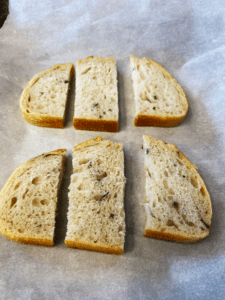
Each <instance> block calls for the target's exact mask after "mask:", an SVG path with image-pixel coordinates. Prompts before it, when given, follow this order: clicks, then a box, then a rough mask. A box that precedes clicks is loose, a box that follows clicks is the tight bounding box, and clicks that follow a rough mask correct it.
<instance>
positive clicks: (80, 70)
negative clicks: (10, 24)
mask: <svg viewBox="0 0 225 300" xmlns="http://www.w3.org/2000/svg"><path fill="white" fill-rule="evenodd" d="M118 114H119V108H118V90H117V70H116V61H115V58H113V57H107V58H102V57H101V56H99V57H95V58H94V57H93V56H89V57H87V58H86V59H82V60H78V61H77V66H76V100H75V113H74V119H73V124H74V128H75V129H81V130H95V131H107V132H117V131H119V125H118Z"/></svg>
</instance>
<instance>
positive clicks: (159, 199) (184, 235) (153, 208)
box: [143, 135, 212, 243]
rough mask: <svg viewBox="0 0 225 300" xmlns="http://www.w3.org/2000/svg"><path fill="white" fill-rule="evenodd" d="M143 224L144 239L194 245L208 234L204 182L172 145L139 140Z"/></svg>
mask: <svg viewBox="0 0 225 300" xmlns="http://www.w3.org/2000/svg"><path fill="white" fill-rule="evenodd" d="M143 148H144V151H145V176H146V187H145V190H146V202H145V204H144V207H145V214H146V222H145V231H144V235H145V236H147V237H154V238H158V239H167V240H171V241H175V242H185V243H188V242H197V241H199V240H201V239H203V238H205V237H206V236H208V234H209V230H210V225H211V218H212V206H211V200H210V196H209V193H208V191H207V188H206V186H205V183H204V181H203V180H202V178H201V177H200V175H199V173H198V172H197V171H196V168H197V167H196V166H195V165H193V164H192V163H191V162H190V161H189V160H188V159H187V157H186V156H185V155H184V154H183V153H182V152H181V151H179V150H178V149H177V147H176V146H175V145H172V144H166V143H164V142H163V141H161V140H155V139H154V138H152V137H149V136H147V135H144V136H143Z"/></svg>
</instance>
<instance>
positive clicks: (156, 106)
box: [130, 55, 188, 127]
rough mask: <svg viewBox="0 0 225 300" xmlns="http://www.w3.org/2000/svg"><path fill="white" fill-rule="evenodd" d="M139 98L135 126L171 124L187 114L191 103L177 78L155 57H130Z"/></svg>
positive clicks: (136, 100) (137, 98) (168, 125)
mask: <svg viewBox="0 0 225 300" xmlns="http://www.w3.org/2000/svg"><path fill="white" fill-rule="evenodd" d="M130 66H131V69H132V78H133V89H134V98H135V106H136V113H135V120H134V125H135V126H158V127H170V126H176V125H178V124H179V123H180V122H181V121H182V120H183V119H184V117H185V116H186V114H187V111H188V102H187V99H186V96H185V94H184V91H183V89H182V88H181V86H180V85H179V84H178V83H177V81H176V80H175V79H174V78H173V76H171V75H170V73H169V72H167V70H165V69H164V68H163V67H162V66H161V65H159V64H157V63H156V62H155V61H154V60H149V59H148V58H146V57H144V58H142V59H139V58H137V57H135V56H133V55H131V56H130Z"/></svg>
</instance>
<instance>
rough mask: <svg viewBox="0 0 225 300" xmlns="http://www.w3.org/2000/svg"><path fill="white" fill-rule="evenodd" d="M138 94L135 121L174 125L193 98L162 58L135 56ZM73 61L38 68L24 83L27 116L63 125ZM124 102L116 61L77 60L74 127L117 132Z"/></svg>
mask: <svg viewBox="0 0 225 300" xmlns="http://www.w3.org/2000/svg"><path fill="white" fill-rule="evenodd" d="M130 67H131V70H132V78H133V89H134V98H135V107H136V112H135V121H134V125H135V126H160V127H169V126H175V125H178V124H179V123H180V122H181V121H182V120H183V119H184V117H185V116H186V114H187V111H188V102H187V99H186V96H185V94H184V91H183V89H182V88H181V86H180V85H179V84H178V83H177V81H176V80H175V79H174V78H173V77H172V76H171V75H170V74H169V73H168V72H167V71H166V70H165V69H164V68H163V67H162V66H160V65H159V64H157V63H156V62H154V61H153V60H149V59H147V58H145V57H144V58H142V59H139V58H137V57H135V56H131V57H130ZM74 71H75V68H74V65H73V64H72V63H69V64H61V65H56V66H53V67H51V68H49V69H47V70H44V71H42V72H40V73H38V74H36V75H35V76H34V77H33V78H32V79H31V80H30V81H29V82H28V84H27V86H26V87H25V89H24V91H23V93H22V95H21V98H20V108H21V112H22V114H23V117H24V118H25V120H26V121H27V122H29V123H31V124H34V125H38V126H43V127H55V128H63V122H64V118H65V111H66V103H67V98H68V91H69V86H72V83H73V82H72V80H74V77H73V76H72V74H73V73H74ZM118 118H119V106H118V89H117V70H116V61H115V58H113V57H107V58H102V57H101V56H99V57H95V58H94V57H92V56H90V57H88V58H86V59H83V60H78V61H77V63H76V96H75V112H74V119H73V124H74V127H75V129H81V130H96V131H107V132H117V131H118V130H119V123H118Z"/></svg>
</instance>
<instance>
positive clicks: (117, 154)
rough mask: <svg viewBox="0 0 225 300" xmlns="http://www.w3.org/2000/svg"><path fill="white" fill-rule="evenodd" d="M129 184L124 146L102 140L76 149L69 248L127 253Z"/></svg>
mask: <svg viewBox="0 0 225 300" xmlns="http://www.w3.org/2000/svg"><path fill="white" fill-rule="evenodd" d="M125 181H126V179H125V177H124V154H123V149H122V144H117V143H113V142H111V141H109V140H105V141H102V138H101V137H98V138H96V139H94V140H89V141H87V142H85V143H82V144H79V145H77V146H76V147H74V153H73V175H72V176H71V183H70V187H69V189H70V192H69V209H68V225H67V234H66V239H65V244H66V245H67V246H68V247H72V248H80V249H86V250H95V251H100V252H106V253H115V254H122V253H123V252H124V236H125V213H124V189H125Z"/></svg>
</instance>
